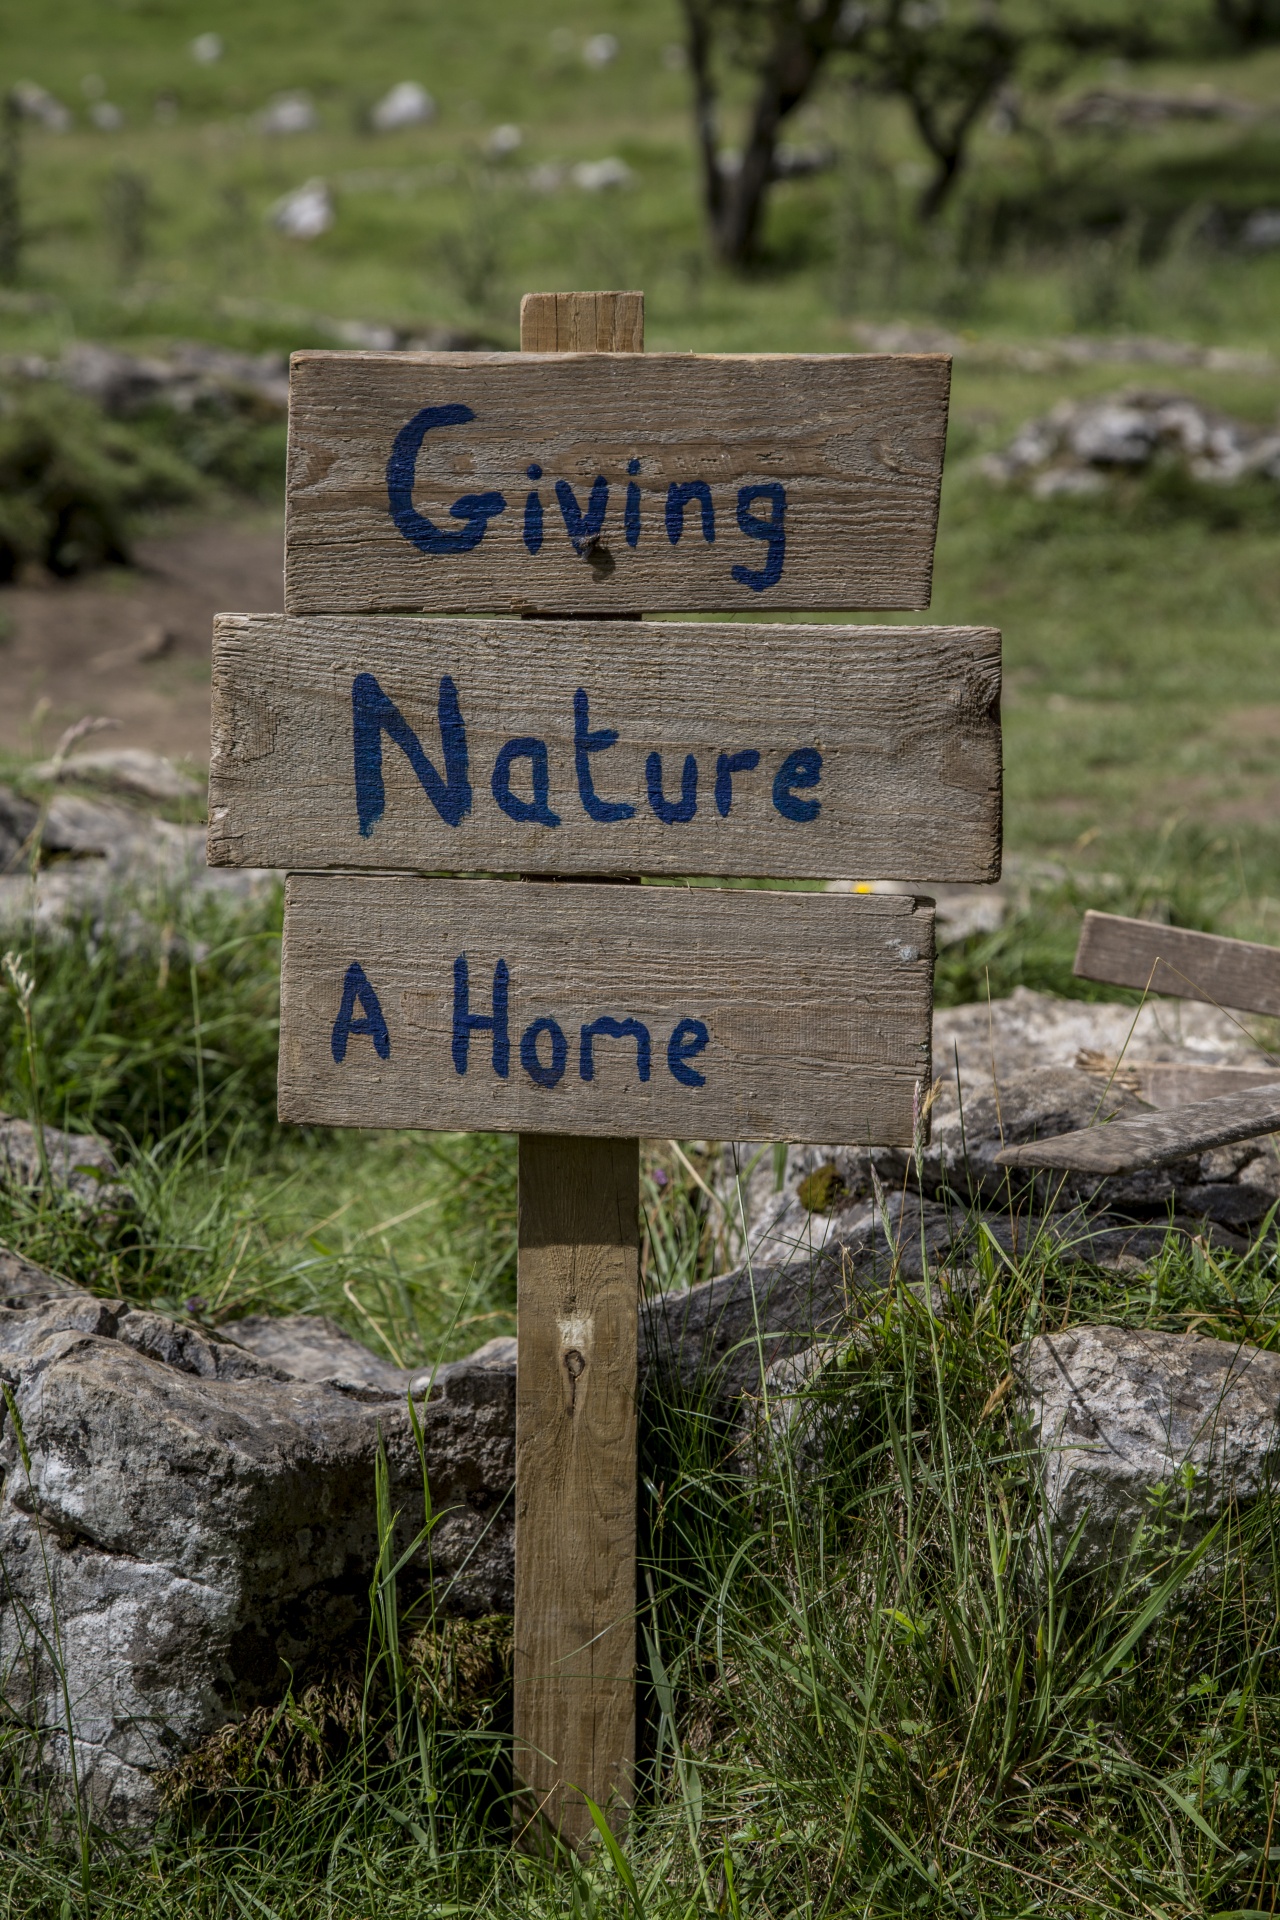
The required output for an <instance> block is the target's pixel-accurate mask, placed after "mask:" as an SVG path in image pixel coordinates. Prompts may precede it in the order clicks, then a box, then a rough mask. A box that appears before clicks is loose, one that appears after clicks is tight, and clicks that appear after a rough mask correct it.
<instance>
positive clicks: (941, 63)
mask: <svg viewBox="0 0 1280 1920" xmlns="http://www.w3.org/2000/svg"><path fill="white" fill-rule="evenodd" d="M845 21H846V37H847V40H848V44H849V45H850V47H851V48H852V50H853V51H854V53H855V55H856V57H857V63H858V65H859V66H860V67H861V68H862V69H863V72H864V73H865V76H866V78H867V80H868V81H869V83H870V85H871V86H872V87H874V88H875V89H876V90H877V91H879V92H883V93H891V94H897V95H898V96H899V97H900V98H901V99H902V100H904V101H905V102H906V105H907V107H908V109H909V110H910V113H911V117H912V119H913V120H914V121H915V124H916V131H917V132H918V133H919V135H920V138H921V139H922V140H923V142H924V144H925V147H926V149H927V150H928V153H929V157H930V159H931V160H932V162H933V169H934V171H933V177H932V179H931V180H930V181H929V183H928V185H927V186H926V187H925V190H924V192H923V194H922V195H921V196H920V208H919V211H920V217H921V219H922V220H932V219H933V217H934V215H935V214H936V213H937V212H938V211H939V209H940V208H941V207H942V205H943V204H944V202H945V200H946V198H947V196H948V194H949V193H950V192H951V189H952V188H953V187H954V185H955V183H956V180H957V179H958V177H959V175H960V171H961V168H962V167H963V165H964V160H965V153H966V149H967V145H968V140H969V135H970V134H971V133H972V131H973V129H974V126H975V125H976V123H977V120H978V117H979V115H980V114H981V113H982V110H983V108H984V107H986V106H987V105H988V104H989V103H990V102H991V101H992V100H993V99H994V97H995V95H996V94H997V93H998V92H999V91H1000V89H1001V87H1003V86H1004V85H1005V83H1006V82H1007V81H1008V80H1009V79H1010V78H1011V77H1012V75H1013V73H1014V71H1015V69H1016V67H1017V65H1018V61H1019V59H1020V57H1021V55H1022V53H1023V50H1024V48H1025V46H1026V44H1027V42H1028V39H1029V37H1030V32H1029V29H1028V28H1027V27H1026V26H1022V27H1021V28H1015V27H1014V26H1012V25H1011V24H1010V22H1009V20H1008V19H1007V18H1006V17H1005V15H1004V12H1003V11H1002V9H1001V7H1000V5H999V4H998V0H969V4H964V5H961V4H957V3H956V0H951V4H950V5H948V4H946V0H880V4H879V5H868V6H862V7H858V8H857V9H856V10H854V9H848V8H847V9H846V11H845Z"/></svg>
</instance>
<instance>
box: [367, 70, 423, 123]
mask: <svg viewBox="0 0 1280 1920" xmlns="http://www.w3.org/2000/svg"><path fill="white" fill-rule="evenodd" d="M435 117H436V103H435V101H434V100H433V99H432V98H431V95H430V94H429V93H428V92H427V90H426V88H425V87H423V86H419V84H418V82H417V81H416V80H400V81H397V83H396V85H395V86H394V87H392V88H391V89H390V91H389V92H387V93H384V94H383V96H382V98H381V100H379V102H378V104H377V106H376V107H375V108H374V109H373V112H372V113H371V114H370V116H369V118H370V122H371V124H372V125H373V128H374V130H375V132H377V133H399V132H400V130H401V129H402V128H403V127H426V126H429V125H430V124H431V122H432V121H433V120H434V119H435Z"/></svg>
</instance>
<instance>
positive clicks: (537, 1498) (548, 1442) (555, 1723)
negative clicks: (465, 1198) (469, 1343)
mask: <svg viewBox="0 0 1280 1920" xmlns="http://www.w3.org/2000/svg"><path fill="white" fill-rule="evenodd" d="M639 1205H640V1178H639V1152H638V1143H637V1142H636V1141H635V1140H634V1139H632V1140H585V1139H568V1140H565V1139H562V1138H556V1137H554V1136H546V1135H540V1134H532V1133H524V1134H521V1136H520V1221H519V1242H520V1253H519V1261H520V1310H519V1316H518V1334H517V1341H518V1346H517V1361H516V1613H515V1702H514V1725H515V1769H516V1777H517V1779H518V1780H520V1781H521V1782H522V1783H523V1785H524V1787H525V1789H526V1792H525V1794H524V1795H523V1796H522V1804H521V1816H522V1818H523V1819H525V1820H527V1819H528V1818H529V1817H530V1816H531V1815H533V1814H540V1815H541V1816H542V1818H543V1819H544V1820H545V1821H546V1822H547V1824H548V1825H550V1826H551V1827H552V1828H553V1829H555V1830H558V1831H559V1833H560V1834H561V1836H562V1838H564V1839H566V1840H570V1841H572V1842H581V1841H582V1840H583V1839H585V1838H587V1837H588V1836H589V1835H590V1834H591V1833H592V1832H593V1827H592V1822H591V1817H590V1815H589V1813H588V1812H587V1809H586V1806H585V1804H584V1803H583V1801H582V1800H581V1798H580V1794H581V1793H582V1792H586V1793H589V1794H590V1795H591V1798H592V1799H593V1800H594V1801H595V1802H596V1803H597V1805H598V1806H601V1807H604V1808H605V1809H606V1810H607V1811H608V1812H609V1814H610V1816H611V1819H612V1822H613V1824H614V1826H615V1829H617V1828H619V1827H620V1825H621V1820H622V1818H623V1817H624V1816H625V1811H626V1808H627V1807H628V1805H629V1804H630V1801H631V1792H632V1778H631V1776H632V1769H633V1766H634V1759H635V1651H636V1623H635V1608H636V1567H635V1547H636V1340H637V1319H636V1309H637V1302H638V1299H639V1285H640V1266H639V1232H638V1226H637V1222H638V1219H639ZM575 1788H576V1789H578V1792H574V1791H573V1789H575Z"/></svg>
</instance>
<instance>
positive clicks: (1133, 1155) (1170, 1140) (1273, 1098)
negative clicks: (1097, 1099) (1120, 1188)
mask: <svg viewBox="0 0 1280 1920" xmlns="http://www.w3.org/2000/svg"><path fill="white" fill-rule="evenodd" d="M1277 1130H1280V1079H1276V1080H1273V1081H1272V1082H1271V1084H1270V1085H1269V1086H1265V1087H1255V1088H1253V1089H1252V1090H1251V1091H1249V1092H1238V1093H1225V1094H1221V1095H1219V1097H1218V1098H1217V1099H1216V1100H1197V1101H1195V1102H1194V1103H1193V1104H1192V1105H1191V1106H1189V1107H1179V1108H1176V1109H1170V1110H1168V1111H1166V1112H1164V1113H1151V1114H1146V1113H1144V1114H1141V1115H1140V1116H1139V1117H1138V1118H1137V1119H1133V1120H1112V1121H1110V1122H1108V1123H1106V1124H1104V1125H1102V1126H1097V1127H1084V1128H1082V1129H1081V1130H1080V1131H1079V1132H1077V1133H1059V1134H1054V1135H1052V1136H1051V1137H1050V1138H1049V1139H1047V1140H1032V1141H1030V1142H1028V1143H1027V1144H1026V1145H1025V1146H1020V1147H1006V1148H1005V1149H1004V1151H1003V1152H1002V1153H998V1154H997V1155H996V1161H997V1163H998V1165H1000V1166H1002V1167H1060V1168H1062V1169H1063V1170H1064V1171H1070V1172H1073V1173H1099V1174H1102V1173H1129V1172H1132V1171H1133V1169H1134V1168H1136V1167H1164V1166H1168V1165H1169V1163H1170V1161H1173V1160H1182V1159H1184V1158H1185V1157H1186V1156H1187V1155H1188V1154H1192V1153H1207V1152H1208V1150H1209V1148H1210V1147H1225V1146H1228V1145H1229V1144H1230V1143H1231V1142H1232V1141H1233V1140H1254V1139H1258V1138H1260V1137H1261V1136H1262V1135H1263V1134H1267V1133H1275V1132H1276V1131H1277Z"/></svg>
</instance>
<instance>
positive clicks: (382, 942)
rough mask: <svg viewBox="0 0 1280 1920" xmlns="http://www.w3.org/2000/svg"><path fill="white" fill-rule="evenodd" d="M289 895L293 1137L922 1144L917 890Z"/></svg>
mask: <svg viewBox="0 0 1280 1920" xmlns="http://www.w3.org/2000/svg"><path fill="white" fill-rule="evenodd" d="M285 902H286V903H285V929H284V951H283V962H282V982H281V996H282V1004H281V1031H280V1117H281V1118H282V1119H283V1120H295V1121H306V1122H314V1123H317V1124H320V1125H325V1126H363V1127H425V1128H439V1129H444V1130H448V1131H462V1130H472V1131H490V1130H493V1131H497V1132H508V1131H510V1132H542V1133H578V1134H595V1135H622V1134H623V1133H624V1131H629V1132H631V1133H632V1134H641V1135H644V1136H648V1137H653V1136H657V1137H659V1138H669V1137H671V1136H673V1135H674V1136H675V1137H677V1138H686V1139H687V1138H691V1137H692V1138H695V1139H756V1140H797V1139H807V1138H810V1137H812V1138H816V1139H821V1140H831V1141H846V1142H853V1143H857V1142H872V1143H875V1144H877V1145H895V1144H896V1145H906V1144H908V1143H909V1142H910V1141H911V1138H912V1128H913V1111H914V1103H915V1102H916V1101H917V1100H918V1098H919V1091H920V1089H921V1088H927V1087H928V1085H929V1073H930V1057H929V1048H930V1011H931V1004H930V1003H931V998H932V970H933V909H932V907H931V906H929V905H928V904H924V905H921V904H920V903H918V902H917V901H915V900H914V899H912V898H911V897H910V896H909V895H904V894H869V895H864V896H856V895H849V894H828V893H774V892H767V891H762V890H760V889H755V888H751V889H747V888H726V889H720V888H713V887H696V888H677V887H622V886H610V885H607V884H604V885H591V884H589V883H586V882H578V883H575V884H573V885H567V886H556V885H554V884H553V883H548V882H537V881H534V882H523V883H522V882H520V881H514V880H513V881H500V880H431V879H424V878H421V877H419V876H416V875H405V874H397V875H373V874H327V875H325V874H295V875H292V876H291V877H290V879H289V881H288V883H287V887H286V896H285ZM495 1021H496V1023H497V1024H496V1026H495Z"/></svg>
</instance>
